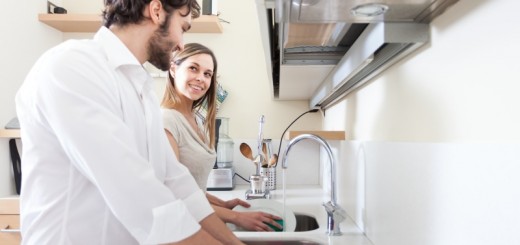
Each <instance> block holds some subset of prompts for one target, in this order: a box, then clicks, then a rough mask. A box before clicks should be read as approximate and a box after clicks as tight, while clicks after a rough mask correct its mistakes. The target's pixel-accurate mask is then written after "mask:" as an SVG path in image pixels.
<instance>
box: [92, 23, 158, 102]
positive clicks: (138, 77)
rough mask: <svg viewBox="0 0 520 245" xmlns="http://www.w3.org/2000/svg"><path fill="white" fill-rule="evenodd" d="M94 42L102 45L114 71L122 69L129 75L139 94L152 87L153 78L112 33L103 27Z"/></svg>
mask: <svg viewBox="0 0 520 245" xmlns="http://www.w3.org/2000/svg"><path fill="white" fill-rule="evenodd" d="M94 40H95V41H97V42H98V43H100V46H101V47H102V49H103V51H104V53H105V54H106V57H107V59H108V62H109V64H111V65H112V67H114V69H120V70H122V71H123V73H125V74H127V77H128V79H129V80H130V81H131V82H132V84H133V85H134V87H135V88H136V89H137V90H138V92H139V93H142V91H143V89H144V88H146V87H152V86H151V84H149V83H152V82H153V78H152V77H151V76H150V74H149V73H148V72H147V71H146V70H145V69H144V67H143V66H142V65H141V64H140V63H139V61H138V60H137V58H136V57H135V56H134V54H132V52H130V50H129V49H128V48H127V47H126V45H125V44H124V43H123V42H122V41H121V39H119V38H118V37H117V36H116V35H115V34H114V33H113V32H112V31H110V30H109V29H108V28H106V27H105V26H102V27H101V28H100V29H99V30H98V32H97V33H96V34H95V35H94ZM146 85H148V86H146Z"/></svg>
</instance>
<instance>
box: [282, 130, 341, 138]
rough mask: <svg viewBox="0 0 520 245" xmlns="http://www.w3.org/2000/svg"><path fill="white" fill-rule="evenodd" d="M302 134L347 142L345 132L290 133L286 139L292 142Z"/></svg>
mask: <svg viewBox="0 0 520 245" xmlns="http://www.w3.org/2000/svg"><path fill="white" fill-rule="evenodd" d="M301 134H315V135H318V136H320V137H322V138H323V139H325V140H345V131H289V132H288V133H287V134H286V135H285V138H286V139H288V140H292V139H294V138H295V137H296V136H298V135H301Z"/></svg>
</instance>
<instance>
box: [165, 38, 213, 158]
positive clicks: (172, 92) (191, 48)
mask: <svg viewBox="0 0 520 245" xmlns="http://www.w3.org/2000/svg"><path fill="white" fill-rule="evenodd" d="M197 54H208V55H210V56H211V59H212V60H213V76H212V77H211V85H210V87H209V89H208V91H207V92H206V94H204V96H202V97H201V98H200V99H198V100H196V101H194V102H193V106H192V108H191V109H192V111H197V110H200V109H202V107H203V106H205V105H206V110H207V113H206V118H205V119H204V133H205V134H207V135H209V146H210V148H211V149H214V147H215V119H216V114H217V67H218V65H217V59H216V58H215V55H214V54H213V51H211V50H210V49H209V48H207V47H206V46H204V45H202V44H199V43H188V44H186V45H184V50H183V51H181V52H175V53H174V55H173V59H172V65H173V64H175V65H177V66H178V65H180V64H182V62H184V61H185V60H186V59H187V58H189V57H191V56H194V55H197ZM180 96H181V95H180V94H179V93H178V92H177V91H176V89H175V79H174V78H173V76H172V74H171V71H170V70H169V71H168V83H167V84H166V89H165V90H164V96H163V99H162V102H161V106H162V107H164V108H168V109H173V108H175V106H176V105H177V104H179V103H180V102H181V99H180Z"/></svg>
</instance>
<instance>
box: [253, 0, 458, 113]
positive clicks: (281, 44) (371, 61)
mask: <svg viewBox="0 0 520 245" xmlns="http://www.w3.org/2000/svg"><path fill="white" fill-rule="evenodd" d="M256 1H257V6H258V11H259V18H260V25H261V29H262V32H263V34H262V37H263V38H264V40H263V41H264V49H265V50H268V51H266V57H268V60H269V61H270V62H269V64H268V69H269V70H270V71H269V72H270V74H271V75H272V77H271V78H270V79H271V80H272V92H273V98H274V99H278V100H302V99H306V100H310V107H315V106H321V107H324V106H326V105H328V104H330V103H332V102H334V101H335V100H337V99H338V97H340V96H342V95H345V94H346V93H349V92H350V91H352V90H353V89H355V88H357V87H359V86H360V85H361V84H362V83H365V82H367V81H369V80H370V78H372V77H374V76H375V75H376V74H378V73H380V72H381V71H382V70H384V69H386V68H388V67H389V66H390V65H391V64H393V63H395V62H396V61H397V60H399V59H400V58H402V57H404V56H405V55H406V54H409V53H411V52H412V51H413V50H415V49H417V48H418V47H420V46H421V45H423V44H424V43H427V42H428V40H429V34H428V33H429V27H428V23H429V22H430V21H431V20H433V19H434V18H435V17H436V16H438V15H439V14H441V13H443V12H444V11H445V10H446V8H448V7H449V6H451V5H453V4H454V3H456V2H457V1H458V0H386V1H381V0H379V1H377V0H374V1H367V0H256ZM360 6H361V7H367V8H366V9H368V10H360V11H359V12H358V13H354V10H355V9H358V8H359V7H360ZM372 10H376V11H377V10H382V11H383V12H384V13H382V14H379V15H377V14H371V13H368V12H366V11H372ZM352 79H354V80H352Z"/></svg>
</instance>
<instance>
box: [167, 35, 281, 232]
mask: <svg viewBox="0 0 520 245" xmlns="http://www.w3.org/2000/svg"><path fill="white" fill-rule="evenodd" d="M216 73H217V60H216V58H215V55H214V54H213V52H212V51H211V50H210V49H208V48H207V47H205V46H203V45H201V44H197V43H190V44H186V45H185V47H184V50H183V51H179V52H175V53H174V55H173V61H172V63H171V67H170V71H169V75H168V83H167V85H166V90H165V92H164V97H163V100H162V102H161V106H162V107H163V120H164V127H165V131H166V135H167V136H168V140H169V141H170V144H171V146H172V149H173V151H174V152H175V155H176V156H177V158H178V159H179V161H180V162H181V163H183V164H184V165H185V166H186V167H187V168H188V169H189V170H190V172H191V174H192V175H193V176H194V177H195V180H196V181H197V184H198V185H199V187H200V188H201V189H202V190H206V182H207V179H208V175H209V172H210V170H211V169H212V168H213V165H214V163H215V157H216V153H215V148H214V145H215V135H214V133H211V132H215V117H216V116H215V115H216V90H217V89H216V85H217V79H216ZM204 103H207V113H206V120H204V122H199V121H197V117H196V115H195V112H196V111H197V110H198V109H200V108H201V106H202V105H203V104H204ZM208 136H209V137H208ZM206 196H207V198H208V200H209V202H210V203H211V204H212V206H213V208H214V209H215V212H216V214H217V216H218V217H220V218H221V219H222V220H223V221H224V222H227V223H233V224H235V225H236V226H239V227H241V228H243V229H245V230H250V231H273V229H272V228H271V227H269V226H268V225H267V224H266V223H268V224H271V225H273V226H276V227H278V228H280V229H281V228H282V227H281V225H280V224H278V223H277V222H276V221H275V220H280V219H281V218H280V217H278V216H274V215H271V214H268V213H264V212H236V211H233V210H232V209H233V208H234V207H235V206H237V205H241V206H244V207H249V204H248V203H247V202H245V201H243V200H240V199H238V198H236V199H233V200H229V201H223V200H221V199H219V198H217V197H215V196H213V195H210V194H209V193H206Z"/></svg>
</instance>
